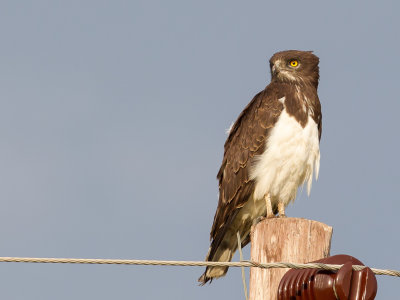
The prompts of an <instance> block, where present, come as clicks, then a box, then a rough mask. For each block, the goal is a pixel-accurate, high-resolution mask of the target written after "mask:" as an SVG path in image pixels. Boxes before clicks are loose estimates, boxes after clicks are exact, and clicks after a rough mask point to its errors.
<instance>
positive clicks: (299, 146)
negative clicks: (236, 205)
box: [250, 109, 320, 205]
mask: <svg viewBox="0 0 400 300" xmlns="http://www.w3.org/2000/svg"><path fill="white" fill-rule="evenodd" d="M319 160H320V152H319V138H318V126H317V124H316V123H315V121H314V120H313V119H312V118H311V117H310V116H309V117H308V121H307V124H306V126H305V127H304V128H303V127H302V126H301V125H300V124H299V123H298V122H297V121H296V119H295V118H294V117H292V116H290V115H289V114H288V113H287V112H286V110H285V109H284V110H283V111H282V113H281V115H280V117H279V119H278V122H277V123H276V124H275V126H274V128H273V129H272V131H271V134H270V136H269V138H268V140H267V145H266V150H265V152H264V153H263V154H262V155H260V156H258V157H257V158H256V159H255V161H254V165H253V168H252V172H251V174H250V177H251V179H254V180H255V181H256V185H255V190H254V195H253V197H254V201H258V200H261V199H263V198H264V195H266V194H267V193H269V194H270V195H271V200H272V202H275V203H276V202H277V201H280V202H283V203H284V204H285V205H287V204H288V203H289V202H290V201H292V200H294V198H295V197H296V193H297V188H298V187H299V186H300V185H302V184H304V183H305V182H306V181H307V192H308V195H309V194H310V190H311V184H312V177H313V172H314V168H315V178H316V179H317V178H318V172H319Z"/></svg>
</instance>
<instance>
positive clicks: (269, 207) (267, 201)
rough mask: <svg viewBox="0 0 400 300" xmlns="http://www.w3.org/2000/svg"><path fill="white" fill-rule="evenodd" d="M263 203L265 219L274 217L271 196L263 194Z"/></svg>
mask: <svg viewBox="0 0 400 300" xmlns="http://www.w3.org/2000/svg"><path fill="white" fill-rule="evenodd" d="M264 199H265V204H266V205H267V219H269V218H274V217H275V215H274V212H273V210H272V203H271V196H270V195H269V194H267V195H265V198H264Z"/></svg>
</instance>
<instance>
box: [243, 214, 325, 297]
mask: <svg viewBox="0 0 400 300" xmlns="http://www.w3.org/2000/svg"><path fill="white" fill-rule="evenodd" d="M331 237H332V227H330V226H328V225H326V224H323V223H320V222H317V221H311V220H306V219H298V218H274V219H265V220H263V221H261V222H260V223H258V224H257V225H255V226H253V228H252V229H251V260H252V261H257V262H261V263H269V262H291V263H307V262H310V261H313V260H317V259H321V258H324V257H327V256H329V250H330V246H331ZM287 271H288V269H261V268H251V269H250V300H276V298H277V291H278V286H279V282H280V281H281V279H282V277H283V275H284V274H285V273H286V272H287Z"/></svg>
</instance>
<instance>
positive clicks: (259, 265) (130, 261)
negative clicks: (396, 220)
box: [0, 257, 400, 277]
mask: <svg viewBox="0 0 400 300" xmlns="http://www.w3.org/2000/svg"><path fill="white" fill-rule="evenodd" d="M0 262H20V263H53V264H100V265H142V266H193V267H198V266H201V267H206V266H218V267H257V268H262V269H271V268H291V269H324V270H339V269H340V268H341V267H342V266H343V265H331V264H322V263H308V264H297V263H286V262H275V263H258V262H254V261H249V260H244V261H241V262H215V261H179V260H138V259H100V258H97V259H92V258H37V257H0ZM364 268H366V266H360V265H353V270H356V271H359V270H362V269H364ZM371 270H372V272H374V273H375V274H376V275H388V276H395V277H400V271H397V270H386V269H375V268H371Z"/></svg>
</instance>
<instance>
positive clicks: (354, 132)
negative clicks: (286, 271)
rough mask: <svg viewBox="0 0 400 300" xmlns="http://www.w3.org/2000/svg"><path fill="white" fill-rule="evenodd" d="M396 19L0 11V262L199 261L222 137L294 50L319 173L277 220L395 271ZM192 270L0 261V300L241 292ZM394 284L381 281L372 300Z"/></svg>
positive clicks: (393, 8)
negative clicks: (22, 259)
mask: <svg viewBox="0 0 400 300" xmlns="http://www.w3.org/2000/svg"><path fill="white" fill-rule="evenodd" d="M399 9H400V4H399V2H398V1H329V2H327V1H326V2H325V1H302V2H301V3H300V2H299V1H232V0H230V1H172V0H171V1H43V0H37V1H8V0H3V1H1V2H0V39H1V41H0V101H1V102H0V103H1V106H0V107H1V109H0V201H1V202H0V205H1V209H0V236H1V242H0V256H27V257H78V258H121V259H165V260H203V259H204V257H205V255H206V252H207V250H208V246H209V230H210V228H211V224H212V221H213V216H214V212H215V209H216V205H217V193H218V191H217V181H216V179H215V176H216V174H217V171H218V168H219V165H220V163H221V160H222V154H223V144H224V141H225V139H226V134H225V130H226V129H227V128H228V127H229V125H230V124H231V123H232V122H233V121H234V120H235V119H236V117H237V116H238V114H239V113H240V112H241V110H242V109H243V108H244V106H245V105H246V104H247V103H248V102H249V101H250V100H251V99H252V97H253V96H254V95H255V94H256V93H257V92H258V91H260V90H262V89H264V87H265V86H266V85H267V84H268V83H269V80H270V75H269V70H268V66H269V64H268V59H269V58H270V57H271V56H272V54H274V53H275V52H277V51H281V50H287V49H300V50H314V51H315V54H316V55H318V56H319V57H320V59H321V63H320V70H321V74H320V75H321V81H320V87H319V96H320V100H321V103H322V111H323V134H322V140H321V170H320V176H319V180H318V182H316V183H315V182H314V184H313V189H312V191H311V197H310V198H308V197H307V195H306V192H305V190H304V191H303V192H302V193H301V194H300V195H299V196H298V198H297V200H296V202H295V203H294V205H291V206H290V207H288V209H287V214H288V215H289V216H291V217H302V218H307V219H312V220H317V221H321V222H324V223H326V224H329V225H331V226H333V228H334V234H333V239H332V248H331V254H339V253H345V254H349V255H352V256H355V257H357V258H358V259H360V260H361V261H363V262H364V264H366V265H369V266H372V267H377V268H391V269H397V270H398V269H400V260H399V248H400V235H399V233H398V232H399V227H400V219H399V217H398V215H399V210H400V201H399V196H398V190H399V184H400V180H399V169H400V159H399V153H400V141H399V111H400V99H399V92H398V90H399V82H400V81H399V80H400V75H399V70H400V55H399V54H400V41H399V36H400V33H399V31H400V18H399V16H398V11H399ZM244 256H245V258H249V247H246V248H245V249H244ZM235 260H238V257H237V256H235ZM202 272H203V268H200V267H186V268H184V267H141V266H97V265H56V264H47V265H45V264H17V263H0V282H1V289H0V298H1V299H8V300H14V299H41V300H42V299H43V300H46V299H60V300H64V299H244V297H243V287H242V283H241V277H240V270H239V269H234V270H233V269H231V270H230V271H229V272H228V274H227V276H226V277H225V278H223V279H220V280H217V281H215V282H213V283H212V284H211V285H209V286H205V287H199V286H198V285H197V278H198V277H199V276H200V274H201V273H202ZM399 284H400V278H390V277H386V276H385V277H382V276H379V277H378V289H379V291H378V296H377V299H393V297H395V295H398V286H399Z"/></svg>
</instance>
